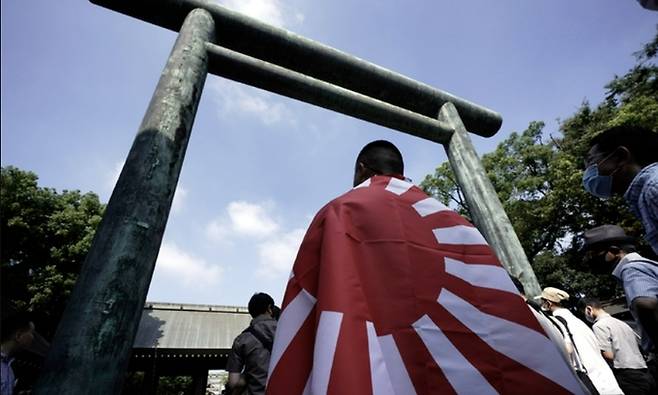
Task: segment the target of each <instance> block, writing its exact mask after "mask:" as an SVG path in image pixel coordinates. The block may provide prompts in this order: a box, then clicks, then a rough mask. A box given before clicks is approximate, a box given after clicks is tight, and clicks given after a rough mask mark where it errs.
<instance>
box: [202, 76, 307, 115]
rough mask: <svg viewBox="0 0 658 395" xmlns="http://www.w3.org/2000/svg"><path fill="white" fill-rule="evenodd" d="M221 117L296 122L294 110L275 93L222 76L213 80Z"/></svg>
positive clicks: (212, 87) (213, 88)
mask: <svg viewBox="0 0 658 395" xmlns="http://www.w3.org/2000/svg"><path fill="white" fill-rule="evenodd" d="M210 87H211V90H212V92H213V93H214V97H215V99H216V100H217V104H218V105H219V116H220V117H221V118H235V117H236V116H242V117H244V118H255V119H257V120H258V121H259V122H261V123H263V124H265V125H272V124H275V123H279V122H287V123H295V117H294V116H293V114H292V111H291V110H290V109H289V108H288V106H286V105H285V104H284V103H283V102H282V101H281V98H279V97H278V96H277V95H275V94H274V93H270V92H267V91H263V90H259V89H256V88H253V87H249V86H246V85H242V84H239V83H237V82H233V81H229V80H226V79H222V78H217V79H214V80H213V81H212V82H211V85H210Z"/></svg>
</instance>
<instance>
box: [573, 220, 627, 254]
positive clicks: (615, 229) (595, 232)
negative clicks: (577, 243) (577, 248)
mask: <svg viewBox="0 0 658 395" xmlns="http://www.w3.org/2000/svg"><path fill="white" fill-rule="evenodd" d="M583 238H584V239H585V245H584V246H583V250H591V249H594V248H597V247H606V246H610V245H614V244H617V245H619V244H633V243H634V242H635V239H633V238H632V237H631V236H628V235H626V232H624V229H622V228H621V227H620V226H617V225H601V226H598V227H596V228H593V229H590V230H588V231H585V234H584V235H583Z"/></svg>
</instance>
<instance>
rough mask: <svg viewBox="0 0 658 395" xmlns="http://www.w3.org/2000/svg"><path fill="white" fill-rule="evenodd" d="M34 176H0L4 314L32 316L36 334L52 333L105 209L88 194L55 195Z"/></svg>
mask: <svg viewBox="0 0 658 395" xmlns="http://www.w3.org/2000/svg"><path fill="white" fill-rule="evenodd" d="M37 181H38V177H37V175H36V174H34V173H32V172H28V171H23V170H20V169H18V168H15V167H12V166H8V167H3V168H2V170H1V177H0V232H1V233H0V236H1V237H2V240H1V243H2V255H1V257H0V270H1V276H2V304H3V312H5V311H7V310H11V309H16V310H19V309H20V310H28V311H31V312H32V313H33V314H34V316H35V320H36V321H37V324H39V332H40V333H42V334H43V335H44V336H46V337H51V336H52V334H53V333H54V331H55V329H56V325H57V322H58V321H59V317H60V316H61V313H62V312H63V309H64V306H65V304H66V300H67V299H68V296H69V294H70V293H71V290H72V289H73V285H74V284H75V280H76V279H77V276H78V273H79V272H80V267H81V265H82V262H83V261H84V258H85V256H86V254H87V250H88V249H89V247H90V245H91V240H92V238H93V236H94V232H95V231H96V227H97V226H98V224H99V223H100V220H101V217H102V215H103V210H104V205H103V204H101V203H100V201H99V200H98V196H97V195H96V194H93V193H86V194H81V193H80V192H79V191H62V192H61V193H58V192H57V191H55V190H54V189H51V188H43V187H40V186H38V183H37Z"/></svg>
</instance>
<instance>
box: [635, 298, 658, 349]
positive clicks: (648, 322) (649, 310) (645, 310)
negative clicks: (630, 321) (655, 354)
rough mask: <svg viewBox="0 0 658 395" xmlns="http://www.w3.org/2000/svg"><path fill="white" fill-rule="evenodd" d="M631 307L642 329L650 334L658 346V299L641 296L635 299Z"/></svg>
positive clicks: (655, 345) (652, 340)
mask: <svg viewBox="0 0 658 395" xmlns="http://www.w3.org/2000/svg"><path fill="white" fill-rule="evenodd" d="M631 308H632V309H633V310H634V311H635V313H636V314H637V319H638V320H639V321H640V325H642V329H644V331H645V332H646V333H647V334H648V335H649V338H650V339H651V342H652V343H653V344H654V347H658V299H656V298H650V297H646V296H639V297H637V298H635V299H633V302H632V303H631Z"/></svg>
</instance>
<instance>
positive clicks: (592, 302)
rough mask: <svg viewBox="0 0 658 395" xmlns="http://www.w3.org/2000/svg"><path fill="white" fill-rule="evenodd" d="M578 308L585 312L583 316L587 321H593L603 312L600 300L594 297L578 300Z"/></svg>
mask: <svg viewBox="0 0 658 395" xmlns="http://www.w3.org/2000/svg"><path fill="white" fill-rule="evenodd" d="M578 310H580V311H582V312H583V313H584V314H585V318H586V319H587V321H589V322H594V321H596V319H597V318H598V317H599V316H601V315H602V314H604V313H605V310H604V309H603V306H602V305H601V301H600V300H598V299H596V298H583V299H581V300H580V301H578Z"/></svg>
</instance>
